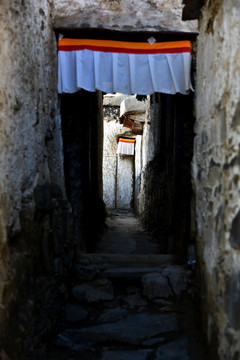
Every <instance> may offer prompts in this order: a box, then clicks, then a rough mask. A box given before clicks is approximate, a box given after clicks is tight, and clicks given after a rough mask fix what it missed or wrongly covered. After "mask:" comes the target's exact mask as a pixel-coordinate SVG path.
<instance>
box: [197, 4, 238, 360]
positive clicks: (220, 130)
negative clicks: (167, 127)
mask: <svg viewBox="0 0 240 360" xmlns="http://www.w3.org/2000/svg"><path fill="white" fill-rule="evenodd" d="M239 17H240V5H239V1H235V0H229V1H223V2H222V1H217V2H216V1H215V2H214V1H206V3H205V6H204V7H203V9H202V17H201V19H200V27H199V30H200V35H199V37H198V57H197V93H196V95H197V102H196V105H197V122H196V126H195V132H196V137H195V144H194V158H193V166H192V173H193V178H194V186H195V193H196V213H197V231H198V238H197V243H198V246H197V251H198V257H199V267H200V272H201V274H203V275H202V276H201V281H202V307H203V314H204V326H205V329H206V332H207V338H208V342H209V344H210V348H211V349H212V357H213V358H219V359H221V360H223V359H236V360H237V359H239V358H240V353H239V349H240V336H239V331H240V315H239V314H240V313H239V304H240V265H239V264H240V252H239V250H240V200H239V199H240V196H239V193H240V181H239V180H240V177H239V174H240V153H239V151H240V146H239V139H240V104H239V99H240V85H239V84H240V66H239V57H240V52H239V49H240V32H239ZM219 59H221V61H219Z"/></svg>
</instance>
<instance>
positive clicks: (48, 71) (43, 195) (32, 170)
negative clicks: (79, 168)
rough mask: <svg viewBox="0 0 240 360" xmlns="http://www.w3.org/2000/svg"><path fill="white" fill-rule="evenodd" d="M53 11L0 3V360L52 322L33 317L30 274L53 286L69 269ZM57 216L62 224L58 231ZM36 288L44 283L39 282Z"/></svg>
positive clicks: (27, 2)
mask: <svg viewBox="0 0 240 360" xmlns="http://www.w3.org/2000/svg"><path fill="white" fill-rule="evenodd" d="M52 11H53V2H52V1H49V0H48V1H47V0H41V1H34V0H22V1H13V0H11V1H8V0H3V1H1V7H0V18H1V34H0V49H1V50H0V69H1V70H0V71H1V76H0V119H1V121H0V169H1V171H0V333H1V340H2V341H3V343H4V344H3V343H2V342H1V344H0V349H1V350H0V353H1V354H0V357H1V358H3V359H5V355H4V353H3V352H4V350H3V349H5V350H6V349H7V348H8V350H6V351H5V352H6V353H8V355H9V358H11V359H15V358H16V359H19V358H20V354H21V355H22V354H23V351H24V350H23V342H24V339H25V338H26V334H27V333H28V331H32V330H31V325H33V323H32V322H31V321H33V322H34V321H35V325H33V328H34V326H40V327H41V326H43V328H42V329H39V332H41V331H44V330H45V331H46V332H47V331H48V330H49V328H50V327H51V320H49V318H48V317H47V315H46V314H47V312H46V313H45V315H46V316H45V317H42V322H41V325H40V322H39V319H38V320H37V318H35V320H34V319H33V318H34V315H33V313H34V311H35V310H36V307H35V298H34V291H31V290H30V289H32V290H33V289H34V286H35V285H36V282H35V280H33V279H34V277H35V276H37V275H41V276H44V277H45V276H46V277H50V278H51V280H50V278H49V280H50V281H49V283H50V282H51V283H52V284H53V282H52V281H53V280H54V279H53V278H52V277H51V276H52V275H53V274H54V271H56V272H58V273H61V272H62V270H61V269H63V268H64V267H65V268H66V266H67V265H66V264H67V263H68V261H66V264H65V265H63V263H62V262H61V261H62V256H65V255H66V254H65V255H64V254H63V253H62V249H63V247H64V246H65V245H66V244H65V241H66V240H67V237H68V235H67V234H68V224H67V219H68V212H69V207H68V204H67V202H66V200H65V195H64V193H65V191H64V176H63V165H62V163H63V161H62V155H61V152H62V149H61V136H60V130H61V129H60V125H59V114H58V105H57V102H58V100H57V90H56V89H57V87H56V83H57V74H56V69H57V62H56V39H55V34H54V32H53V30H52ZM58 218H59V219H62V224H61V226H60V228H59V224H58V223H57V219H58ZM58 221H59V220H58ZM60 221H61V220H60ZM54 259H55V260H56V261H55V265H56V267H55V268H54ZM65 260H66V259H65ZM61 264H62V265H61ZM61 266H62V267H61ZM30 272H31V274H32V277H31V278H30V277H28V275H29V273H30ZM25 280H26V281H25ZM42 284H45V285H46V284H48V282H46V283H45V280H44V281H42ZM55 284H56V283H55ZM45 285H44V286H45ZM46 286H47V285H46ZM21 289H22V290H23V289H24V290H25V291H22V290H21ZM42 289H43V288H42ZM45 290H46V289H45ZM45 290H43V293H41V291H40V292H39V303H38V306H40V305H39V304H40V302H42V303H43V302H44V301H45V300H46V298H45V296H44V295H46V294H47V292H46V291H45ZM43 294H44V295H43ZM20 297H21V299H22V303H21V306H22V308H21V311H20V310H19V309H17V308H16V306H15V305H14V304H16V303H17V304H18V306H20V301H19V299H20ZM53 302H54V299H53ZM48 305H49V304H48ZM28 307H30V308H31V311H33V313H32V317H31V316H30V317H24V311H27V309H28ZM18 310H19V312H18ZM52 314H54V312H53V313H52ZM13 316H14V321H12V317H13ZM28 316H29V313H28ZM38 316H39V314H38ZM53 317H54V315H53ZM47 324H48V325H47ZM7 326H8V327H7ZM33 328H32V329H33ZM37 334H38V333H37V332H36V333H35V335H36V336H37ZM28 335H29V333H28ZM3 337H5V338H4V339H2V338H3ZM34 341H36V339H35V340H34ZM8 345H9V347H8ZM31 346H32V345H29V349H30V348H31ZM8 351H9V352H8ZM6 358H7V357H6Z"/></svg>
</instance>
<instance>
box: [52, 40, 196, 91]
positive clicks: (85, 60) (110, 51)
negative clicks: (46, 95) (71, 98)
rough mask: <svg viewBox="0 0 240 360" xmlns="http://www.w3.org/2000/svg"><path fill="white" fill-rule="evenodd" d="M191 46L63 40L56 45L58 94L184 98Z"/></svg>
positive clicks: (184, 42) (188, 81) (176, 43)
mask: <svg viewBox="0 0 240 360" xmlns="http://www.w3.org/2000/svg"><path fill="white" fill-rule="evenodd" d="M190 68H191V42H190V41H175V42H161V43H160V42H155V43H154V44H152V45H151V44H150V43H148V42H127V41H112V40H93V39H68V38H63V39H61V40H59V42H58V91H59V93H74V92H76V91H78V90H80V89H81V88H83V89H85V90H88V91H95V90H101V91H104V92H106V93H115V92H120V93H123V94H126V95H129V94H139V95H149V94H152V93H154V92H162V93H167V94H176V93H177V92H179V93H182V94H187V93H188V91H189V90H190V89H192V86H191V80H190Z"/></svg>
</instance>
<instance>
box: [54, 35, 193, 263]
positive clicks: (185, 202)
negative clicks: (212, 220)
mask: <svg viewBox="0 0 240 360" xmlns="http://www.w3.org/2000/svg"><path fill="white" fill-rule="evenodd" d="M70 33H71V32H70ZM89 34H91V32H90V33H88V37H89ZM116 34H117V33H116ZM116 34H115V33H114V34H113V33H111V32H110V33H108V38H111V36H112V39H115V38H116V36H117V35H116ZM67 35H68V36H69V34H67ZM128 35H129V34H128ZM135 35H136V34H131V39H133V38H136V37H137V41H139V40H140V38H138V37H139V36H140V35H139V34H138V35H136V36H135ZM146 35H147V36H150V34H146ZM146 35H145V37H146ZM154 35H155V37H156V38H158V37H160V38H161V37H162V36H164V37H165V41H166V37H167V40H168V41H169V40H170V39H172V40H180V39H181V36H183V35H182V34H164V35H163V34H159V36H157V35H156V34H154ZM70 36H71V37H78V38H79V37H82V38H84V37H86V36H83V35H82V36H79V34H78V33H74V34H73V33H71V34H70ZM101 36H104V34H100V33H94V34H93V33H92V34H91V37H92V38H101ZM105 36H106V34H105ZM109 36H110V37H109ZM118 36H120V38H123V37H124V36H125V38H126V36H127V34H124V33H123V34H120V35H119V34H118ZM141 36H142V35H141ZM184 37H185V38H186V35H184ZM131 106H132V107H131ZM144 107H145V108H144ZM143 108H144V109H143ZM61 115H62V129H63V143H64V159H65V160H64V165H65V178H66V188H67V193H68V197H69V200H70V202H71V205H72V209H73V219H74V236H75V243H76V245H77V246H78V247H79V249H80V251H85V252H88V253H91V252H96V251H103V249H102V250H101V246H100V247H99V246H98V245H99V242H100V241H101V239H102V238H103V234H104V236H105V234H106V232H107V231H106V226H105V219H106V218H107V219H108V220H110V223H111V221H112V220H113V217H115V218H116V216H117V215H116V214H115V213H116V211H118V212H119V211H121V213H122V214H121V217H122V218H123V216H125V215H127V213H128V215H131V216H134V215H137V216H138V218H139V221H140V222H141V226H143V228H144V229H145V230H147V231H148V234H149V235H151V237H152V239H154V241H155V242H156V244H157V247H156V249H157V251H158V252H159V253H162V254H174V255H176V256H177V257H178V258H181V259H182V260H184V261H185V260H186V257H187V251H188V247H189V245H190V244H191V243H193V242H194V234H192V233H191V231H192V230H191V229H193V228H194V227H193V226H192V224H191V218H192V216H191V209H192V208H193V206H192V204H193V199H192V197H191V195H192V194H191V175H190V164H191V158H192V149H193V124H194V118H193V101H192V95H191V94H190V95H187V96H186V95H181V94H179V93H177V94H176V95H168V94H163V93H154V94H152V95H150V96H144V97H143V96H138V95H131V96H125V95H123V94H118V93H117V94H103V93H101V92H100V91H97V92H88V91H85V90H80V91H78V92H76V93H73V94H62V95H61ZM121 138H123V139H125V141H126V140H127V139H134V141H135V142H134V154H133V155H129V154H124V152H123V153H121V152H120V153H118V154H117V149H118V144H119V142H120V141H121ZM124 145H126V144H124ZM123 213H125V214H123ZM108 215H112V219H111V216H108ZM107 216H108V217H107ZM108 220H107V221H108ZM113 226H115V225H113ZM126 226H127V225H126ZM139 226H140V225H139ZM111 243H112V241H111V240H109V249H107V248H105V250H106V251H110V252H111V251H112V250H110V248H111V246H110V245H111ZM146 249H149V247H148V246H146ZM119 251H123V247H122V246H120V244H119V246H118V252H119ZM141 251H143V250H141ZM146 251H148V250H146Z"/></svg>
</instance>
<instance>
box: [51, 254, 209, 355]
mask: <svg viewBox="0 0 240 360" xmlns="http://www.w3.org/2000/svg"><path fill="white" fill-rule="evenodd" d="M175 263H176V261H175V259H174V257H173V256H171V255H136V254H133V255H131V254H120V255H119V254H80V255H78V258H77V263H76V265H75V266H74V269H73V272H72V276H71V278H72V283H71V284H69V290H70V294H71V295H70V296H69V298H68V303H67V305H66V308H65V309H64V311H63V316H62V322H61V324H60V326H59V328H58V331H57V333H56V336H55V337H54V341H53V345H52V347H51V349H50V350H49V356H48V359H53V360H54V359H58V360H62V359H64V360H74V359H81V360H201V359H202V360H203V359H204V360H205V359H206V357H205V356H204V349H203V346H202V344H201V342H200V340H199V334H198V331H197V329H196V323H195V316H194V315H195V307H194V269H193V267H191V266H187V265H186V266H183V265H176V264H175Z"/></svg>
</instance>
